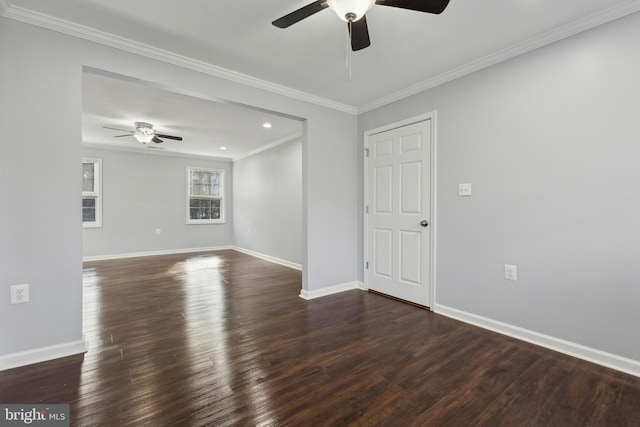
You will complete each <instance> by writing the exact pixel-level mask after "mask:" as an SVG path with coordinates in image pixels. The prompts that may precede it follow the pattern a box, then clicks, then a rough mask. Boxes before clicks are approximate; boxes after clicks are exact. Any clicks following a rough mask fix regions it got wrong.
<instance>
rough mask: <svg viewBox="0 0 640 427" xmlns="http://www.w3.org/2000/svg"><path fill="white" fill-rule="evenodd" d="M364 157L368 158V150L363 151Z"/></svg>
mask: <svg viewBox="0 0 640 427" xmlns="http://www.w3.org/2000/svg"><path fill="white" fill-rule="evenodd" d="M364 155H365V157H369V149H368V148H365V149H364Z"/></svg>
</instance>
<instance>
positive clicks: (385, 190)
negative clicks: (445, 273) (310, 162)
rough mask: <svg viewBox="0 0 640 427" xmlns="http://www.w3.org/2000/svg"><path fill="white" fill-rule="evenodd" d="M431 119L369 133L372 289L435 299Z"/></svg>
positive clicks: (369, 274)
mask: <svg viewBox="0 0 640 427" xmlns="http://www.w3.org/2000/svg"><path fill="white" fill-rule="evenodd" d="M431 143H432V142H431V119H428V120H423V121H420V122H418V123H413V124H409V125H406V126H402V127H398V128H395V129H391V130H387V131H384V132H380V133H375V134H372V135H368V136H367V147H368V159H367V160H368V161H367V193H368V194H367V196H366V197H367V212H368V214H367V215H368V216H367V230H366V233H367V259H366V261H367V262H368V268H367V269H366V270H365V274H366V276H367V285H368V287H369V289H371V290H373V291H376V292H380V293H383V294H387V295H390V296H392V297H395V298H399V299H402V300H405V301H409V302H412V303H414V304H418V305H422V306H426V307H428V306H429V305H430V303H431V238H432V236H431V234H432V233H431V179H432V178H431Z"/></svg>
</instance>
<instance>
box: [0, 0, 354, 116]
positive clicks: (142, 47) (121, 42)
mask: <svg viewBox="0 0 640 427" xmlns="http://www.w3.org/2000/svg"><path fill="white" fill-rule="evenodd" d="M0 6H1V7H2V10H1V13H0V15H2V16H5V17H7V18H11V19H15V20H16V21H21V22H24V23H27V24H32V25H36V26H38V27H42V28H46V29H49V30H53V31H57V32H60V33H63V34H67V35H70V36H74V37H78V38H81V39H85V40H89V41H92V42H96V43H100V44H103V45H106V46H109V47H114V48H117V49H121V50H125V51H127V52H132V53H135V54H138V55H142V56H146V57H148V58H152V59H156V60H159V61H163V62H166V63H169V64H173V65H177V66H180V67H183V68H187V69H190V70H193V71H197V72H200V73H204V74H209V75H212V76H215V77H219V78H223V79H225V80H229V81H232V82H235V83H240V84H243V85H247V86H251V87H255V88H258V89H264V90H267V91H269V92H273V93H276V94H279V95H284V96H287V97H290V98H294V99H298V100H301V101H305V102H309V103H312V104H316V105H320V106H322V107H328V108H331V109H334V110H338V111H342V112H345V113H349V114H356V113H357V108H356V107H353V106H351V105H346V104H342V103H339V102H336V101H333V100H330V99H326V98H322V97H319V96H315V95H311V94H309V93H306V92H302V91H299V90H295V89H292V88H289V87H286V86H282V85H279V84H276V83H272V82H268V81H266V80H261V79H258V78H255V77H251V76H248V75H246V74H242V73H238V72H236V71H232V70H227V69H226V68H222V67H218V66H215V65H212V64H209V63H206V62H203V61H198V60H196V59H193V58H188V57H186V56H182V55H178V54H176V53H173V52H169V51H166V50H163V49H158V48H155V47H153V46H149V45H147V44H144V43H139V42H135V41H132V40H129V39H125V38H123V37H118V36H116V35H113V34H109V33H105V32H103V31H98V30H96V29H93V28H89V27H86V26H83V25H78V24H75V23H73V22H69V21H65V20H62V19H58V18H54V17H51V16H49V15H44V14H41V13H38V12H34V11H32V10H29V9H25V8H22V7H19V6H14V5H11V4H10V3H9V0H0Z"/></svg>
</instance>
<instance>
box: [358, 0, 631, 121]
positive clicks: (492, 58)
mask: <svg viewBox="0 0 640 427" xmlns="http://www.w3.org/2000/svg"><path fill="white" fill-rule="evenodd" d="M638 11H640V1H638V0H630V1H628V2H626V3H622V4H619V5H617V6H613V7H611V8H609V9H606V10H604V11H602V12H599V13H595V14H593V15H590V16H588V17H586V18H583V19H581V20H578V21H575V22H572V23H571V24H568V25H565V26H563V27H560V28H557V29H555V30H552V31H549V32H548V33H545V34H542V35H540V36H538V37H534V38H532V39H529V40H526V41H524V42H522V43H520V44H517V45H515V46H511V47H509V48H507V49H503V50H501V51H498V52H496V53H493V54H491V55H487V56H485V57H484V58H480V59H478V60H475V61H472V62H469V63H467V64H464V65H462V66H460V67H457V68H454V69H453V70H451V71H447V72H446V73H443V74H440V75H439V76H436V77H434V78H432V79H429V80H425V81H422V82H420V83H417V84H415V85H413V86H409V87H407V88H406V89H403V90H401V91H399V92H396V93H394V94H391V95H389V96H385V97H383V98H380V99H378V100H377V101H374V102H371V103H369V104H366V105H364V106H362V107H360V108H358V114H362V113H366V112H367V111H371V110H375V109H376V108H380V107H383V106H385V105H387V104H391V103H392V102H395V101H399V100H401V99H403V98H407V97H409V96H411V95H415V94H417V93H420V92H423V91H425V90H427V89H432V88H434V87H436V86H439V85H441V84H443V83H447V82H450V81H452V80H455V79H458V78H460V77H463V76H466V75H467V74H471V73H473V72H475V71H479V70H481V69H483V68H487V67H490V66H492V65H495V64H497V63H499V62H503V61H506V60H508V59H511V58H514V57H516V56H519V55H522V54H525V53H527V52H530V51H532V50H535V49H538V48H540V47H543V46H546V45H548V44H551V43H554V42H557V41H559V40H562V39H564V38H567V37H571V36H573V35H576V34H578V33H580V32H582V31H586V30H589V29H591V28H594V27H597V26H599V25H602V24H606V23H607V22H610V21H613V20H615V19H618V18H622V17H623V16H626V15H630V14H632V13H635V12H638Z"/></svg>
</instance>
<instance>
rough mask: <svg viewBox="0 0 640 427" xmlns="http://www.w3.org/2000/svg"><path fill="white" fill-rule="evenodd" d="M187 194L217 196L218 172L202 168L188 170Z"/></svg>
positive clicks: (218, 190)
mask: <svg viewBox="0 0 640 427" xmlns="http://www.w3.org/2000/svg"><path fill="white" fill-rule="evenodd" d="M189 194H190V195H192V196H219V195H220V174H218V172H211V171H202V170H192V171H190V173H189Z"/></svg>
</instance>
